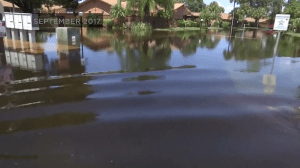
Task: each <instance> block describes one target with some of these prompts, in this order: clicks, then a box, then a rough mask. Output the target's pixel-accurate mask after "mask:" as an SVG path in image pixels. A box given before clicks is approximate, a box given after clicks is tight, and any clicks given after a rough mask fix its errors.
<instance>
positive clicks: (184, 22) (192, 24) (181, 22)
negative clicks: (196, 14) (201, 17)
mask: <svg viewBox="0 0 300 168" xmlns="http://www.w3.org/2000/svg"><path fill="white" fill-rule="evenodd" d="M178 27H198V23H197V22H195V21H192V20H184V19H183V20H179V21H178Z"/></svg>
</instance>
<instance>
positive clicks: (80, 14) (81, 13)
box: [79, 12, 83, 58]
mask: <svg viewBox="0 0 300 168" xmlns="http://www.w3.org/2000/svg"><path fill="white" fill-rule="evenodd" d="M79 16H80V29H81V39H80V41H81V57H82V58H83V33H82V16H83V12H79Z"/></svg>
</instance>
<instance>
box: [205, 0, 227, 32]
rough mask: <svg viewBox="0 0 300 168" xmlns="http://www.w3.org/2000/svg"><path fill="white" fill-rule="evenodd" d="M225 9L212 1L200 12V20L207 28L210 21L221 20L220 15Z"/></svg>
mask: <svg viewBox="0 0 300 168" xmlns="http://www.w3.org/2000/svg"><path fill="white" fill-rule="evenodd" d="M224 11H225V9H224V8H223V7H221V6H219V4H218V3H217V2H216V1H214V2H212V3H210V4H209V5H208V6H207V7H206V8H205V9H204V10H202V12H200V19H203V20H204V22H205V23H206V26H209V23H210V21H211V20H214V19H215V20H218V21H219V20H221V13H224Z"/></svg>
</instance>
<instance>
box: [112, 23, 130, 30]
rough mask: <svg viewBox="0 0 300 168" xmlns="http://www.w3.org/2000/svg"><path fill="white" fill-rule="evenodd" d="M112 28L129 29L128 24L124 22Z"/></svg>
mask: <svg viewBox="0 0 300 168" xmlns="http://www.w3.org/2000/svg"><path fill="white" fill-rule="evenodd" d="M112 28H113V29H127V26H126V24H125V23H123V24H122V25H114V26H113V27H112Z"/></svg>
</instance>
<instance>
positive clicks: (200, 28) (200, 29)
mask: <svg viewBox="0 0 300 168" xmlns="http://www.w3.org/2000/svg"><path fill="white" fill-rule="evenodd" d="M202 22H203V19H201V25H200V30H201V29H202Z"/></svg>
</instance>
